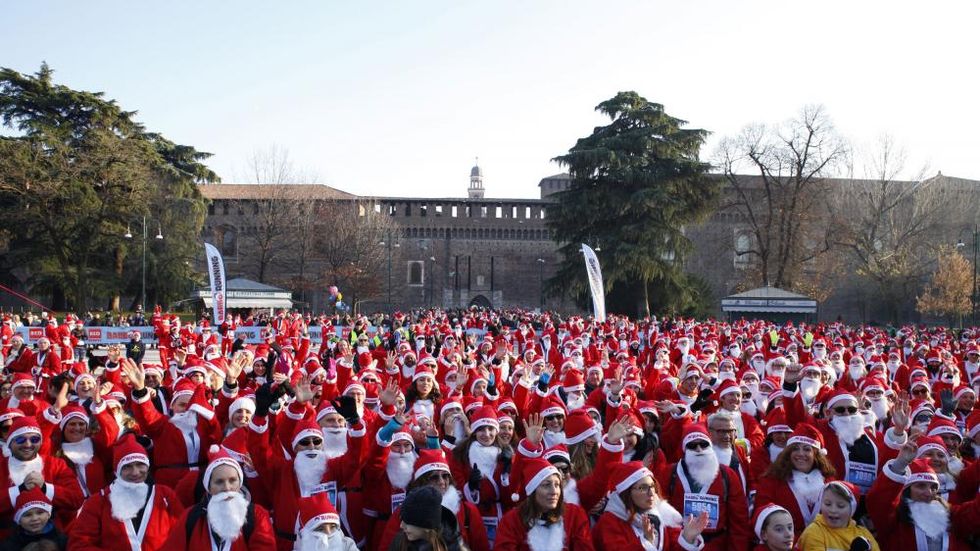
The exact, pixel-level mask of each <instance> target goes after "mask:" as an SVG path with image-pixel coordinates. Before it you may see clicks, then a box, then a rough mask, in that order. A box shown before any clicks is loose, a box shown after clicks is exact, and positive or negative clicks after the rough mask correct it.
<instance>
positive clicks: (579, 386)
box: [561, 369, 585, 392]
mask: <svg viewBox="0 0 980 551" xmlns="http://www.w3.org/2000/svg"><path fill="white" fill-rule="evenodd" d="M561 387H562V389H564V390H565V392H575V391H579V392H582V391H585V379H584V378H583V377H582V372H581V371H579V370H577V369H572V370H569V371H566V372H565V375H564V376H563V377H562V378H561Z"/></svg>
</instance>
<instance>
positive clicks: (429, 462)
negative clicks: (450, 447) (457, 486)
mask: <svg viewBox="0 0 980 551" xmlns="http://www.w3.org/2000/svg"><path fill="white" fill-rule="evenodd" d="M432 471H442V472H446V473H449V472H451V471H450V470H449V463H448V462H446V454H445V453H444V452H443V451H442V450H441V449H435V450H430V449H424V450H421V451H420V452H419V456H418V457H417V458H415V474H414V475H413V479H414V480H418V479H419V478H420V477H422V476H423V475H425V474H426V473H430V472H432Z"/></svg>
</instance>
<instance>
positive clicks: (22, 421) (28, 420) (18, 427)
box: [7, 415, 41, 442]
mask: <svg viewBox="0 0 980 551" xmlns="http://www.w3.org/2000/svg"><path fill="white" fill-rule="evenodd" d="M28 434H36V435H38V436H41V425H40V424H38V422H37V419H36V418H34V417H33V416H26V415H25V416H23V417H18V418H16V419H14V422H13V423H12V424H11V425H10V432H8V433H7V442H10V441H12V440H13V439H14V438H17V437H18V436H24V435H28Z"/></svg>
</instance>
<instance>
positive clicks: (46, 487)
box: [44, 484, 54, 501]
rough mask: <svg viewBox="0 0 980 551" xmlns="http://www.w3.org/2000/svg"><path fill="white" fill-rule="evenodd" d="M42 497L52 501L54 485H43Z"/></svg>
mask: <svg viewBox="0 0 980 551" xmlns="http://www.w3.org/2000/svg"><path fill="white" fill-rule="evenodd" d="M44 495H46V496H48V499H50V500H51V501H54V484H45V485H44Z"/></svg>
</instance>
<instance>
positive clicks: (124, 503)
mask: <svg viewBox="0 0 980 551" xmlns="http://www.w3.org/2000/svg"><path fill="white" fill-rule="evenodd" d="M149 492H150V487H149V486H148V485H147V484H146V483H145V482H126V481H125V480H123V479H121V478H117V479H116V480H114V481H113V482H112V484H110V485H109V504H110V505H111V506H112V518H114V519H116V520H129V519H131V518H134V517H135V516H136V513H139V512H140V509H142V508H143V506H144V505H145V504H146V495H147V494H148V493H149Z"/></svg>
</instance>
